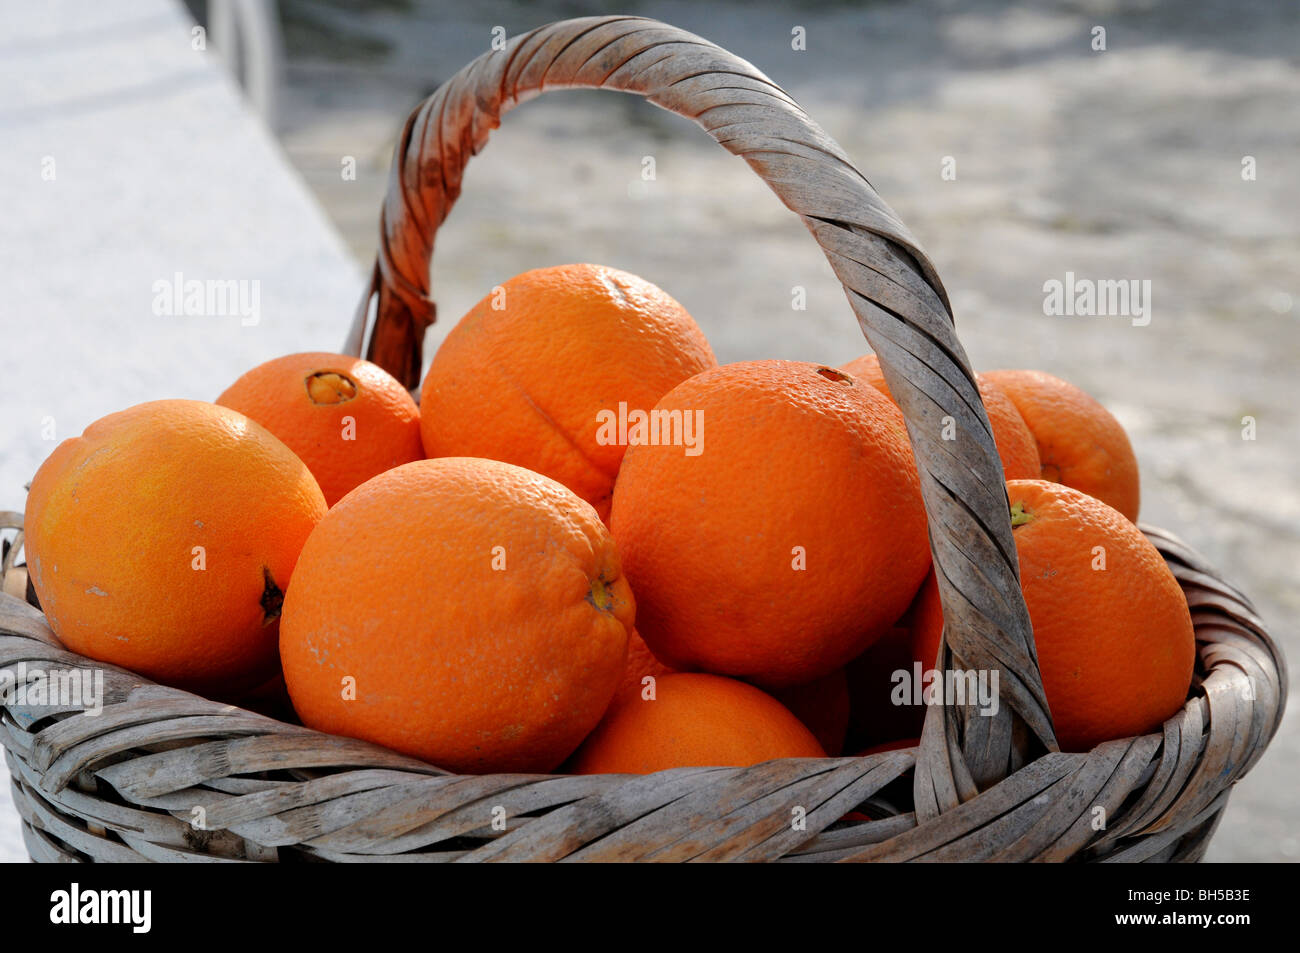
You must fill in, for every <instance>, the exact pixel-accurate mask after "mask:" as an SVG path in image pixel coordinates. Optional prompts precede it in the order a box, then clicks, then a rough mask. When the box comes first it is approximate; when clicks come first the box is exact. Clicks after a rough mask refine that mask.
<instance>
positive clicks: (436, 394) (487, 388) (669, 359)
mask: <svg viewBox="0 0 1300 953" xmlns="http://www.w3.org/2000/svg"><path fill="white" fill-rule="evenodd" d="M716 363H717V362H716V361H715V360H714V358H713V352H712V350H710V348H709V343H708V341H706V340H705V338H704V334H703V332H702V331H700V329H699V328H698V327H697V326H696V324H695V321H694V320H693V319H692V318H691V316H690V315H689V314H687V313H686V309H685V308H683V307H682V306H681V305H680V304H678V303H677V302H676V301H674V300H673V299H672V298H670V297H669V296H668V295H666V294H665V293H664V292H663V291H661V290H660V289H659V288H657V287H655V286H654V285H652V284H651V283H650V282H648V281H645V280H644V279H642V278H638V277H637V276H636V275H630V274H628V273H627V272H625V271H617V270H615V269H613V268H605V267H602V266H600V265H562V266H559V267H555V268H539V269H537V270H536V271H528V272H524V273H523V274H522V275H516V276H515V277H514V278H511V279H510V280H509V281H507V282H506V283H505V284H504V285H502V286H501V287H500V288H499V289H497V290H496V291H494V293H493V294H490V295H488V296H487V297H486V298H484V299H483V300H482V301H480V302H479V303H478V304H477V305H475V306H474V307H473V308H472V309H471V310H470V312H469V313H468V314H466V315H465V317H463V318H461V320H460V322H459V323H458V324H457V325H456V326H455V327H454V328H453V329H452V330H451V333H450V334H448V335H447V338H446V340H445V341H443V343H442V346H441V347H440V348H438V353H437V354H436V355H435V356H434V359H433V364H432V366H431V367H430V368H429V373H428V374H427V375H426V376H425V378H424V384H423V386H422V388H421V398H420V406H421V412H422V415H423V418H422V424H423V434H424V448H425V451H426V453H427V455H428V456H430V457H445V456H464V457H489V458H491V459H493V460H504V461H505V462H507V463H515V464H518V465H519V466H523V467H528V468H529V469H530V470H536V471H537V472H538V473H542V474H545V475H546V476H549V477H551V478H553V479H555V480H558V481H559V482H561V483H563V484H564V485H565V486H567V487H568V488H569V489H571V490H573V491H574V492H575V493H577V494H578V495H579V496H580V497H582V498H583V499H584V500H586V501H587V502H589V503H591V504H592V505H593V506H595V507H596V510H597V512H598V513H600V515H601V518H602V519H605V518H607V517H608V515H609V498H610V493H611V492H612V490H613V487H614V477H615V476H616V475H617V473H618V468H619V464H620V463H621V462H622V460H623V454H624V451H625V450H626V449H627V443H628V442H630V441H632V440H634V439H636V437H637V435H638V434H640V433H641V432H642V430H641V428H639V427H638V426H637V419H639V418H637V417H636V415H644V414H645V412H646V411H648V410H650V408H652V407H654V405H655V403H656V402H657V401H658V400H659V398H660V397H662V396H663V395H664V394H666V393H667V392H668V391H669V390H671V389H672V388H673V387H675V386H676V385H677V384H679V383H681V382H682V381H684V380H686V378H688V377H690V376H691V375H693V374H696V373H698V372H700V371H702V370H705V369H706V368H710V367H713V366H715V365H716Z"/></svg>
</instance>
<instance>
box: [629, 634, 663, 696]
mask: <svg viewBox="0 0 1300 953" xmlns="http://www.w3.org/2000/svg"><path fill="white" fill-rule="evenodd" d="M673 671H674V669H671V668H669V667H668V666H667V665H665V664H664V663H663V662H661V661H659V660H658V659H657V658H655V656H654V653H653V652H651V651H650V646H648V645H646V644H645V639H643V638H641V635H640V633H638V632H637V630H636V629H633V630H632V631H631V632H629V633H628V636H627V665H626V666H624V668H623V681H622V682H620V683H619V686H618V691H617V692H615V695H622V694H623V693H624V692H629V691H636V692H640V691H641V690H642V689H643V688H645V684H644V682H643V681H642V680H643V679H644V678H645V677H646V676H647V675H652V676H654V678H655V679H656V681H657V680H658V679H659V678H660V677H661V676H664V675H668V674H671V673H672V672H673Z"/></svg>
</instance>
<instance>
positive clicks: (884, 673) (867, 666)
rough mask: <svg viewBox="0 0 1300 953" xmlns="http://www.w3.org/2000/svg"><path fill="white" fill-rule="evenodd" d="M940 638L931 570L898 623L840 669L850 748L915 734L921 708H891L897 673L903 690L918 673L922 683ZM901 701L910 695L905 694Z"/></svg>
mask: <svg viewBox="0 0 1300 953" xmlns="http://www.w3.org/2000/svg"><path fill="white" fill-rule="evenodd" d="M942 635H943V606H942V605H941V604H940V602H939V586H938V581H937V580H936V579H935V575H934V569H933V568H931V570H930V572H929V573H927V574H926V577H925V582H923V583H921V588H920V590H919V591H918V592H917V594H916V598H915V599H913V600H912V604H911V605H910V606H909V607H908V609H907V612H906V614H904V616H903V617H902V618H901V619H899V620H898V624H897V625H895V626H894V627H893V628H892V629H890V630H889V632H888V634H886V635H885V636H884V637H883V638H881V639H880V640H879V641H877V642H876V643H875V644H873V645H872V646H871V647H870V648H868V649H867V650H866V651H865V652H863V653H862V654H861V655H859V656H858V657H857V658H855V659H854V660H853V661H852V662H850V663H849V664H848V666H847V667H846V669H845V672H846V674H847V676H848V688H849V712H850V717H849V725H850V731H851V737H850V741H851V742H852V747H855V748H861V747H863V746H864V745H869V744H875V743H877V742H881V741H885V740H888V739H890V738H904V737H913V736H916V735H919V734H920V732H921V727H922V725H923V724H924V722H925V706H924V705H915V704H911V703H910V702H909V703H908V704H903V705H899V704H897V703H896V701H895V698H896V689H897V686H898V684H899V682H898V674H897V673H899V672H903V673H905V674H906V676H907V679H908V681H907V683H906V684H907V685H908V686H913V685H914V684H915V682H916V678H917V673H918V671H919V672H920V677H921V678H922V679H924V677H925V673H926V672H928V671H930V670H931V669H933V668H935V663H936V662H937V660H938V657H939V640H940V638H941V637H942ZM918 665H919V666H920V668H919V670H918V668H917V666H918ZM904 697H905V698H908V699H911V698H914V697H915V696H914V695H912V694H911V693H910V692H905V693H904Z"/></svg>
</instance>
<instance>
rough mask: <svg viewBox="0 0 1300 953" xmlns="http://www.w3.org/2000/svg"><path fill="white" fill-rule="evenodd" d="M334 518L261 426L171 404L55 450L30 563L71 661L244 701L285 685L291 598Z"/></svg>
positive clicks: (103, 426) (32, 530) (29, 531)
mask: <svg viewBox="0 0 1300 953" xmlns="http://www.w3.org/2000/svg"><path fill="white" fill-rule="evenodd" d="M324 514H325V499H324V497H322V496H321V491H320V488H319V487H318V486H317V485H316V481H315V480H314V479H313V478H312V475H311V474H310V473H309V472H308V471H307V468H306V467H305V466H304V465H303V463H302V461H301V460H299V459H298V458H297V457H296V456H295V455H294V454H293V452H292V451H290V450H289V448H288V447H286V446H285V445H284V444H283V443H281V442H280V441H279V440H277V439H276V438H275V437H273V436H272V435H271V434H270V433H269V432H267V431H266V430H264V429H263V428H262V427H260V426H258V425H257V424H256V423H254V422H253V421H251V420H249V419H248V418H246V417H245V416H244V415H243V414H239V413H236V412H235V411H233V410H228V409H227V408H225V407H217V406H216V405H214V404H205V403H201V402H199V401H193V400H160V401H154V402H151V403H146V404H139V405H137V406H135V407H132V408H130V409H128V410H124V411H122V412H120V413H116V414H110V415H109V416H107V417H104V418H103V419H101V420H98V421H96V422H95V423H93V424H91V425H90V426H89V427H87V428H86V431H85V433H83V434H82V435H81V436H80V437H73V438H72V439H70V440H65V441H63V443H61V444H59V446H58V447H57V448H56V449H55V451H54V452H53V453H52V454H50V457H49V459H47V460H46V461H45V463H44V464H43V465H42V466H41V468H40V470H38V471H37V473H36V477H35V479H34V480H33V481H32V488H31V493H30V494H29V495H28V497H27V514H26V517H25V520H24V526H25V531H26V541H27V542H26V547H27V561H28V564H29V569H30V570H31V578H32V583H33V585H34V586H35V588H36V593H37V595H38V597H39V598H40V601H41V607H42V608H43V609H44V610H45V615H46V617H47V618H48V619H49V622H50V626H51V628H53V629H54V632H55V634H56V635H57V636H58V637H59V639H60V640H62V642H63V644H64V645H66V646H67V647H68V648H69V649H71V650H72V651H74V652H78V653H80V654H81V655H88V656H90V657H91V658H94V659H99V660H101V661H104V662H111V663H113V664H116V665H121V666H124V667H126V668H129V669H132V670H134V671H136V672H139V673H140V674H141V675H144V676H146V677H148V678H151V679H154V680H155V681H159V682H166V683H168V684H171V685H178V686H180V687H183V688H187V689H190V690H193V691H199V692H205V693H228V692H236V691H240V690H242V689H247V688H252V687H254V686H256V685H257V684H259V683H261V682H265V681H266V680H268V679H270V678H272V677H273V676H274V675H275V672H276V670H277V665H276V636H277V631H278V617H279V615H280V603H281V600H282V591H283V589H284V588H285V587H286V586H287V585H288V584H289V577H290V575H291V573H292V572H293V570H294V565H295V563H296V562H297V560H298V552H299V550H300V549H301V548H302V546H303V542H304V541H305V540H306V539H307V536H308V534H309V533H310V532H311V531H312V528H313V527H314V526H315V525H316V524H317V522H318V521H319V520H320V518H321V517H322V516H323V515H324Z"/></svg>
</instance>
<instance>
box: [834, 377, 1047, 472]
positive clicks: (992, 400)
mask: <svg viewBox="0 0 1300 953" xmlns="http://www.w3.org/2000/svg"><path fill="white" fill-rule="evenodd" d="M840 370H842V371H845V372H847V373H849V374H852V375H853V376H854V377H857V378H858V379H859V380H863V381H866V382H867V383H868V384H870V385H871V386H872V387H874V388H876V390H878V391H880V392H881V393H882V394H884V395H885V396H886V397H888V398H889V399H890V400H893V398H894V395H893V394H892V393H891V392H890V390H889V385H888V384H886V383H885V375H884V374H883V373H881V370H880V359H879V358H877V357H876V355H874V354H864V355H863V356H862V357H858V358H854V359H853V360H851V361H849V362H848V363H847V364H845V365H843V366H842V367H841V368H840ZM975 382H976V384H977V385H978V386H979V391H980V398H981V399H982V400H983V401H984V410H985V412H986V413H987V414H988V418H989V426H990V427H992V428H993V444H994V446H996V447H997V451H998V456H999V457H1001V458H1002V474H1003V477H1004V479H1007V480H1035V479H1037V478H1038V477H1039V474H1040V472H1041V469H1042V464H1041V461H1040V460H1039V458H1038V446H1037V444H1036V443H1035V441H1034V435H1033V434H1032V433H1031V432H1030V430H1029V427H1028V426H1027V425H1026V424H1025V420H1024V418H1023V417H1021V416H1020V411H1019V410H1017V409H1016V405H1015V404H1013V403H1012V402H1011V399H1010V398H1009V397H1007V395H1006V394H1004V393H1002V391H1001V389H1000V388H999V387H997V386H996V384H994V382H992V381H990V380H989V379H988V378H987V377H986V376H985V375H983V374H977V375H975Z"/></svg>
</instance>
